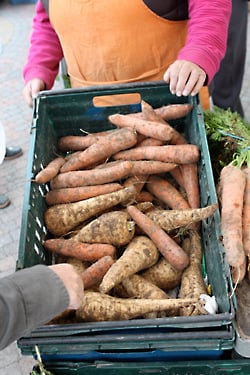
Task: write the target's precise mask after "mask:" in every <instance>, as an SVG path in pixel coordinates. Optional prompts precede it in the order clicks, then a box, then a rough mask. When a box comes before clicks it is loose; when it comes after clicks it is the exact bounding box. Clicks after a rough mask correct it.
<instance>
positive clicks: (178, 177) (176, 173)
mask: <svg viewBox="0 0 250 375" xmlns="http://www.w3.org/2000/svg"><path fill="white" fill-rule="evenodd" d="M183 165H184V164H183ZM170 174H171V176H172V177H173V178H174V180H175V181H176V182H177V184H178V185H179V186H180V187H182V188H184V180H183V175H182V165H177V167H175V168H174V169H172V170H171V171H170Z"/></svg>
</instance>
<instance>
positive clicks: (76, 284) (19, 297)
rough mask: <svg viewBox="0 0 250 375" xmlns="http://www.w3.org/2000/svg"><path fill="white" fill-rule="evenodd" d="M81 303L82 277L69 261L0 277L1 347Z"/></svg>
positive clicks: (35, 267) (38, 266)
mask: <svg viewBox="0 0 250 375" xmlns="http://www.w3.org/2000/svg"><path fill="white" fill-rule="evenodd" d="M82 303H83V284H82V280H81V278H80V276H79V275H78V274H77V273H76V271H75V270H74V268H73V266H72V265H70V264H57V265H54V266H49V267H47V266H43V265H37V266H33V267H30V268H26V269H23V270H20V271H17V272H15V273H13V274H11V275H9V276H6V277H4V278H2V279H0V316H1V321H0V350H2V349H4V348H5V347H6V346H8V345H9V344H10V343H11V342H13V341H15V340H17V339H18V338H20V337H21V336H24V335H25V334H28V333H30V332H31V331H32V329H34V328H36V327H39V326H41V325H43V324H45V323H47V322H48V321H50V320H51V319H52V318H54V317H55V316H56V315H58V314H59V313H61V312H63V311H64V310H66V309H68V308H71V309H76V308H78V307H80V305H81V304H82Z"/></svg>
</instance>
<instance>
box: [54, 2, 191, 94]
mask: <svg viewBox="0 0 250 375" xmlns="http://www.w3.org/2000/svg"><path fill="white" fill-rule="evenodd" d="M61 1H62V0H50V2H49V4H50V8H49V14H50V21H51V23H52V25H53V27H54V29H55V30H56V32H57V34H58V36H59V39H60V42H61V44H62V48H63V52H64V56H65V60H66V62H67V68H68V73H69V77H70V82H71V86H72V87H82V86H91V85H99V84H101V85H103V84H117V83H125V82H141V81H144V82H145V81H158V80H162V79H163V74H164V72H165V71H166V70H167V68H168V66H169V65H170V64H171V63H172V62H173V61H175V59H176V57H177V54H178V51H179V50H180V49H181V48H182V46H183V45H184V44H185V40H186V34H187V21H169V20H166V19H164V18H162V17H160V16H158V15H156V14H155V13H153V12H152V11H151V10H150V9H149V8H148V7H147V6H146V5H145V4H144V2H143V1H142V0H63V6H61Z"/></svg>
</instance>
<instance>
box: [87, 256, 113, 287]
mask: <svg viewBox="0 0 250 375" xmlns="http://www.w3.org/2000/svg"><path fill="white" fill-rule="evenodd" d="M112 264H114V259H113V258H112V257H111V256H109V255H106V256H104V257H102V258H100V259H98V260H97V261H96V262H95V263H93V264H92V265H91V266H90V267H88V268H87V269H86V270H85V271H84V272H83V273H82V274H81V278H82V281H83V287H84V289H85V290H86V289H88V288H91V287H93V286H95V285H99V284H100V283H101V281H102V279H103V277H104V275H105V274H106V273H107V272H108V270H109V269H110V267H111V266H112Z"/></svg>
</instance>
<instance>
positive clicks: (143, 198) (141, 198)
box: [135, 190, 154, 203]
mask: <svg viewBox="0 0 250 375" xmlns="http://www.w3.org/2000/svg"><path fill="white" fill-rule="evenodd" d="M135 200H136V202H137V203H139V202H153V200H154V196H153V195H152V194H150V192H149V191H146V190H142V191H140V193H138V194H137V195H136V197H135Z"/></svg>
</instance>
